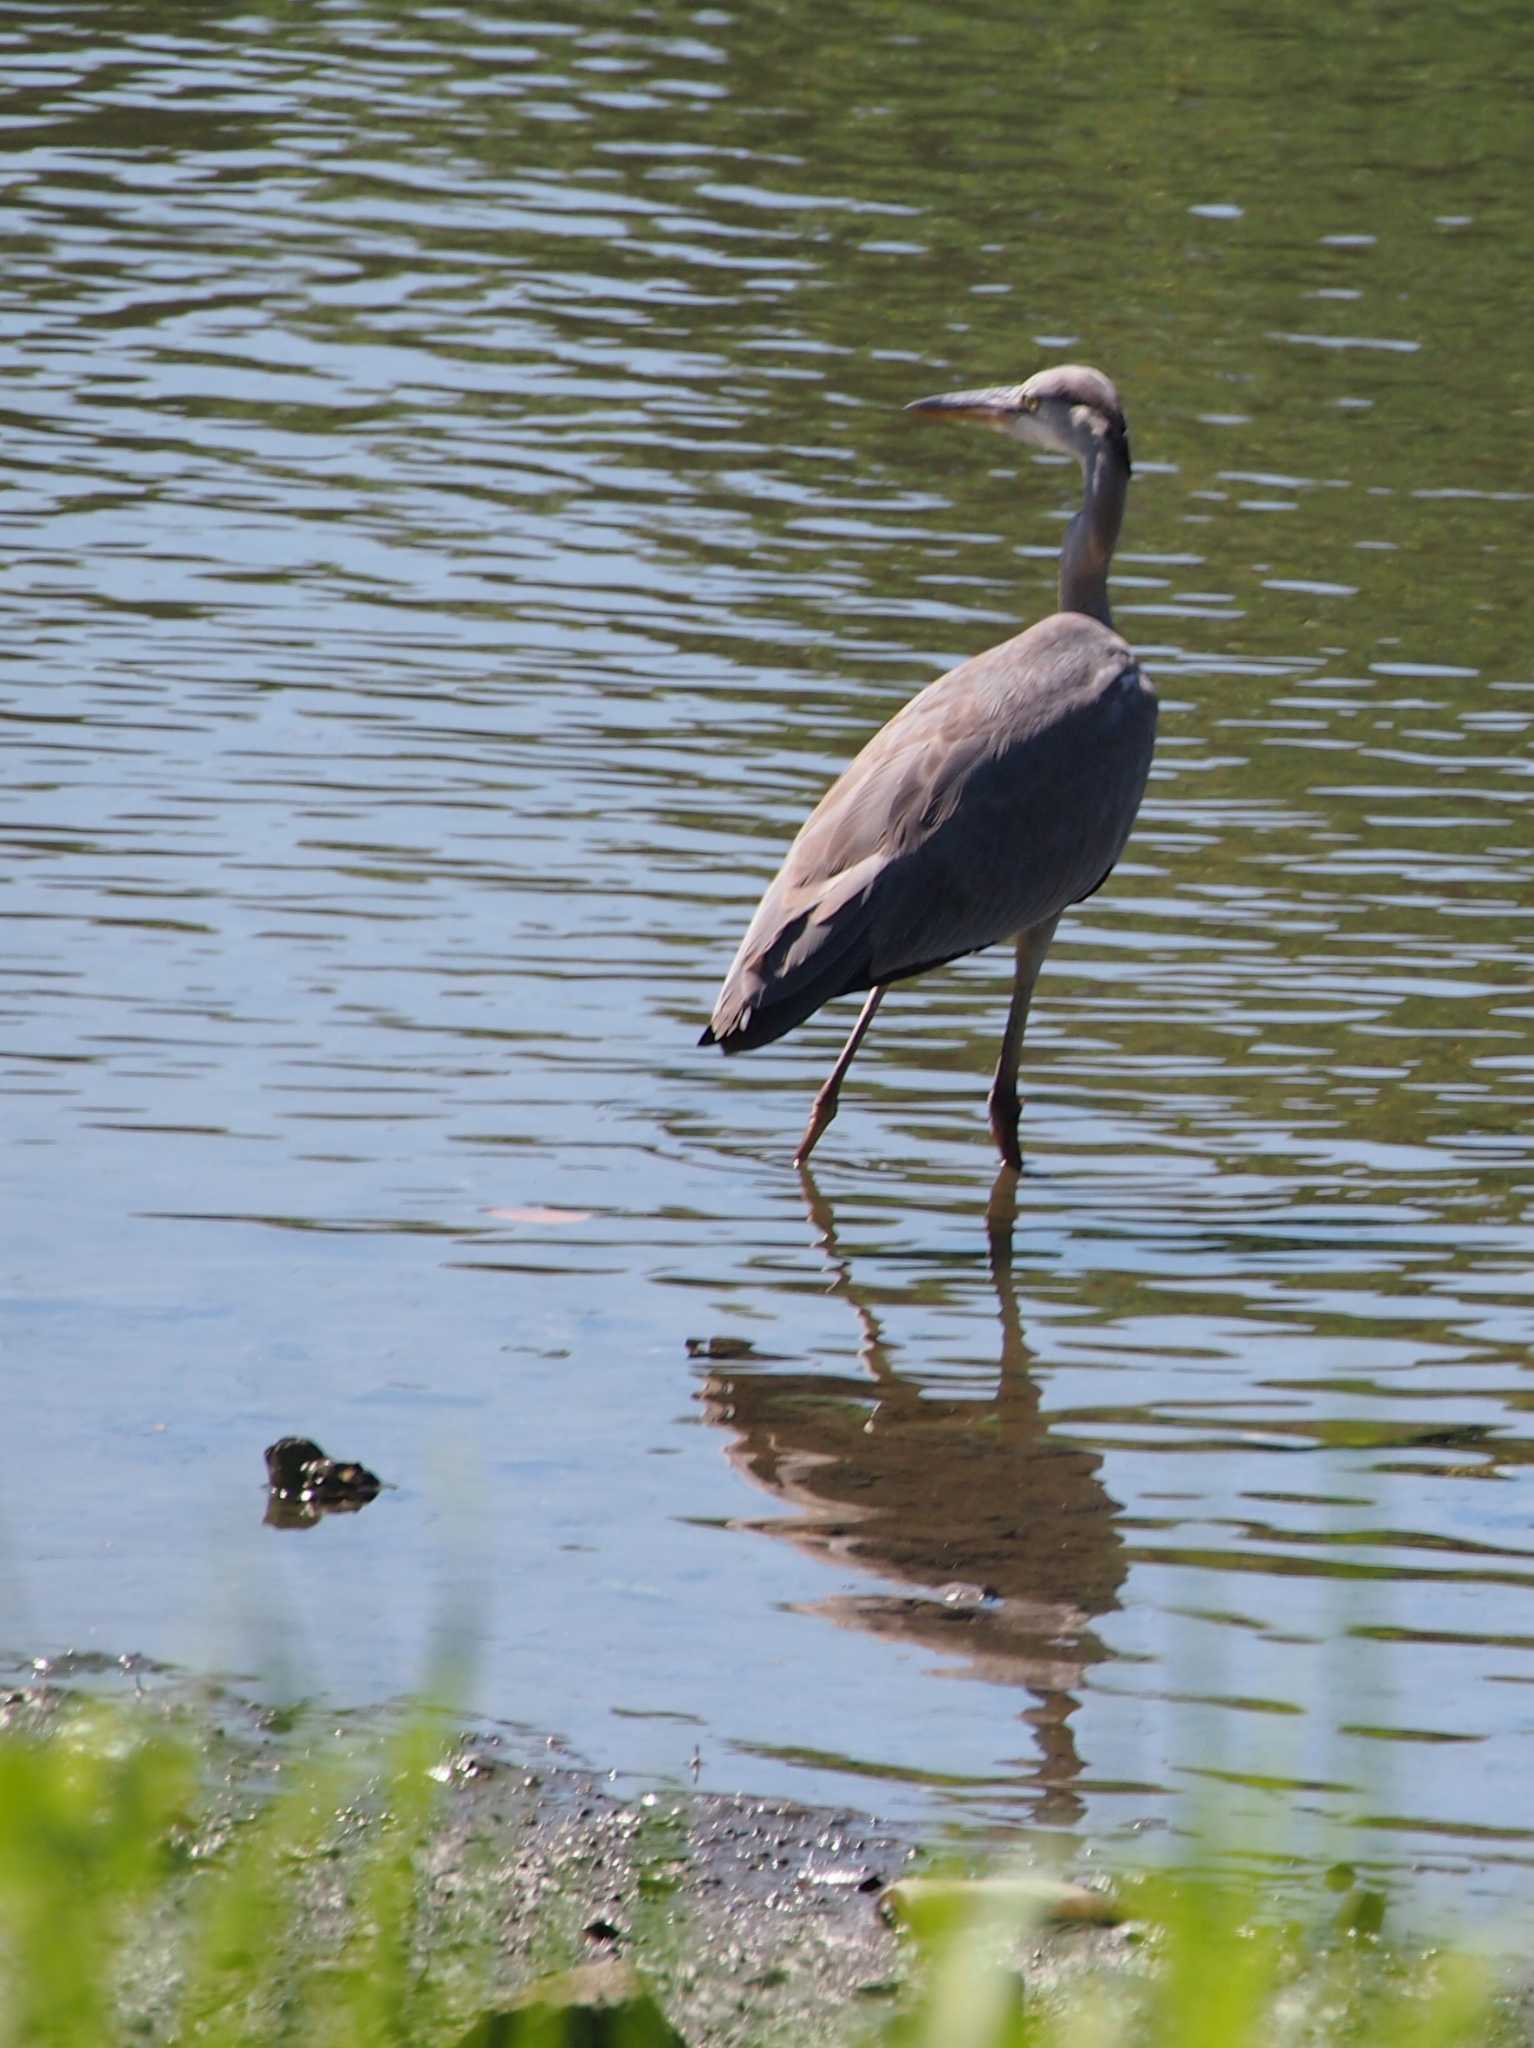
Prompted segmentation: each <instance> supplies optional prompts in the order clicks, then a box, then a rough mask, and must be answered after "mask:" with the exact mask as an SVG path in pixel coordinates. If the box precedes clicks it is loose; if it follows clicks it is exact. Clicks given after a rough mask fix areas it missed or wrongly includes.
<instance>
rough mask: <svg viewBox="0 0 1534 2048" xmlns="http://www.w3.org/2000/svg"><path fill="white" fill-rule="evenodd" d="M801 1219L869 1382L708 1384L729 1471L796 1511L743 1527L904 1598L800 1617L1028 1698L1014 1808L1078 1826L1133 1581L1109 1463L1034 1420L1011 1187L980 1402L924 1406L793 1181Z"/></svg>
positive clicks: (749, 1370)
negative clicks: (920, 1653)
mask: <svg viewBox="0 0 1534 2048" xmlns="http://www.w3.org/2000/svg"><path fill="white" fill-rule="evenodd" d="M800 1179H801V1182H802V1185H803V1189H804V1197H805V1203H806V1206H807V1210H808V1214H809V1220H810V1223H811V1225H812V1227H813V1228H814V1230H815V1232H816V1235H817V1239H818V1242H819V1244H820V1246H821V1248H822V1250H823V1251H824V1253H825V1257H826V1260H827V1263H828V1265H829V1267H830V1269H831V1272H832V1274H833V1276H834V1278H833V1291H834V1292H835V1293H836V1294H837V1295H838V1296H839V1297H840V1298H841V1299H842V1300H844V1301H846V1302H847V1303H848V1304H849V1305H850V1307H851V1308H852V1311H853V1313H854V1314H855V1315H856V1317H857V1320H858V1326H859V1330H860V1333H861V1342H860V1347H859V1359H860V1363H861V1365H862V1367H863V1373H864V1375H865V1376H864V1377H853V1376H852V1375H850V1374H826V1373H820V1372H804V1373H793V1372H782V1371H758V1370H756V1369H754V1368H753V1367H752V1366H751V1365H749V1364H740V1365H736V1366H734V1367H733V1368H732V1369H731V1370H729V1371H713V1372H710V1374H709V1375H708V1378H707V1380H706V1381H705V1382H704V1385H703V1388H702V1394H701V1398H702V1400H703V1403H704V1412H705V1414H706V1415H707V1416H708V1419H709V1420H710V1421H711V1422H713V1423H715V1424H716V1425H717V1426H718V1427H720V1428H721V1429H725V1430H728V1431H730V1432H731V1433H732V1434H733V1436H734V1438H735V1441H734V1444H733V1446H732V1448H731V1451H730V1457H731V1461H732V1463H734V1464H735V1465H736V1466H737V1468H738V1469H740V1470H741V1471H743V1472H745V1473H747V1474H748V1475H749V1476H750V1478H751V1479H753V1480H754V1481H755V1482H756V1484H757V1485H759V1486H761V1487H764V1488H765V1489H766V1490H767V1491H768V1492H769V1493H771V1494H773V1495H775V1496H776V1497H777V1499H779V1500H780V1501H781V1502H782V1503H783V1505H784V1506H785V1507H786V1508H787V1509H788V1510H790V1515H789V1519H787V1520H781V1519H773V1520H770V1521H764V1522H746V1523H743V1524H740V1525H739V1526H743V1527H746V1528H754V1529H758V1530H761V1531H763V1532H765V1533H767V1534H770V1535H775V1536H786V1537H787V1538H788V1539H789V1540H790V1541H791V1542H793V1543H796V1544H798V1545H799V1546H800V1547H801V1548H802V1549H804V1550H806V1551H808V1552H809V1553H810V1554H811V1555H813V1556H816V1557H820V1558H823V1559H825V1560H827V1561H830V1562H835V1563H839V1564H850V1565H853V1566H855V1567H856V1568H857V1569H858V1570H859V1571H860V1572H864V1573H870V1574H875V1575H877V1576H879V1577H882V1578H886V1579H893V1580H895V1581H897V1582H898V1583H899V1585H900V1587H901V1588H903V1589H908V1590H900V1591H880V1592H866V1593H865V1592H857V1593H843V1594H835V1595H832V1596H830V1597H828V1598H826V1599H823V1600H817V1601H815V1602H814V1603H813V1605H812V1607H811V1609H810V1611H812V1612H814V1613H817V1614H821V1615H824V1616H826V1617H827V1618H828V1619H829V1620H831V1621H834V1622H836V1623H838V1624H839V1625H841V1626H843V1627H846V1628H856V1629H863V1630H866V1631H868V1632H869V1633H870V1634H872V1635H875V1636H881V1637H886V1638H890V1639H893V1640H896V1641H899V1642H903V1643H908V1644H912V1645H915V1646H917V1647H919V1648H921V1649H923V1650H931V1651H937V1652H939V1653H940V1654H942V1655H943V1656H945V1657H950V1658H956V1659H958V1660H959V1668H958V1670H957V1671H956V1672H955V1673H954V1674H953V1675H956V1676H962V1677H967V1678H978V1679H984V1680H987V1681H989V1682H991V1683H993V1684H1000V1685H1007V1686H1013V1687H1022V1688H1024V1689H1025V1690H1026V1691H1028V1692H1029V1693H1031V1694H1032V1695H1033V1696H1034V1699H1035V1702H1036V1704H1035V1705H1034V1706H1032V1707H1029V1708H1028V1709H1026V1710H1025V1711H1024V1713H1023V1715H1022V1719H1023V1720H1024V1721H1025V1722H1027V1723H1028V1725H1029V1726H1030V1728H1031V1729H1032V1731H1033V1740H1034V1743H1035V1746H1036V1750H1037V1762H1036V1764H1034V1765H1033V1767H1032V1768H1031V1769H1026V1770H1024V1771H1023V1772H1022V1774H1021V1783H1022V1785H1023V1786H1024V1787H1028V1788H1031V1790H1024V1792H1023V1796H1022V1799H1021V1801H1020V1804H1021V1806H1022V1807H1023V1809H1024V1810H1025V1811H1028V1812H1029V1813H1030V1814H1031V1817H1032V1818H1033V1819H1034V1820H1036V1821H1039V1822H1047V1823H1052V1824H1063V1823H1067V1822H1071V1821H1075V1820H1077V1819H1079V1818H1080V1817H1081V1814H1082V1812H1083V1810H1084V1809H1083V1805H1082V1801H1081V1799H1080V1798H1079V1796H1078V1794H1077V1793H1076V1791H1075V1790H1074V1781H1075V1780H1076V1779H1077V1778H1078V1777H1079V1776H1080V1774H1081V1771H1082V1761H1081V1758H1080V1756H1079V1754H1078V1752H1077V1747H1076V1741H1075V1737H1074V1734H1073V1732H1072V1728H1071V1717H1072V1715H1073V1714H1074V1712H1075V1711H1076V1707H1077V1695H1078V1694H1079V1692H1080V1689H1081V1685H1082V1680H1083V1675H1084V1674H1085V1672H1086V1671H1087V1670H1088V1669H1089V1668H1090V1667H1091V1666H1092V1665H1093V1664H1096V1663H1098V1662H1100V1661H1101V1660H1102V1659H1104V1658H1105V1657H1106V1656H1108V1655H1109V1652H1108V1651H1107V1650H1106V1649H1105V1648H1104V1646H1103V1645H1102V1643H1101V1642H1100V1641H1099V1640H1098V1638H1097V1637H1096V1635H1095V1634H1094V1633H1093V1630H1092V1626H1091V1624H1092V1622H1093V1620H1094V1618H1095V1617H1097V1616H1099V1615H1102V1614H1105V1613H1108V1612H1109V1611H1110V1610H1112V1609H1114V1608H1116V1607H1117V1605H1118V1600H1119V1593H1120V1591H1121V1589H1122V1587H1123V1584H1124V1580H1125V1577H1126V1574H1127V1570H1128V1566H1127V1563H1126V1560H1125V1554H1124V1545H1123V1541H1122V1539H1121V1537H1120V1535H1119V1532H1118V1528H1117V1525H1116V1522H1115V1519H1114V1517H1115V1514H1116V1512H1117V1505H1118V1504H1117V1503H1116V1502H1115V1501H1113V1500H1112V1499H1111V1498H1110V1496H1109V1494H1108V1492H1107V1490H1106V1488H1105V1487H1104V1485H1103V1482H1102V1463H1103V1461H1102V1459H1101V1458H1100V1457H1099V1456H1098V1455H1097V1454H1096V1453H1095V1452H1093V1451H1090V1450H1086V1449H1083V1448H1082V1447H1081V1446H1080V1445H1077V1444H1073V1443H1072V1442H1070V1441H1069V1439H1067V1438H1064V1437H1062V1436H1059V1435H1057V1434H1055V1433H1054V1432H1052V1431H1051V1430H1050V1428H1049V1427H1048V1424H1047V1422H1046V1421H1045V1418H1044V1415H1043V1412H1042V1408H1041V1403H1040V1395H1039V1386H1038V1383H1037V1381H1036V1379H1035V1378H1034V1376H1033V1374H1032V1372H1031V1371H1030V1354H1029V1351H1028V1345H1027V1341H1026V1338H1025V1336H1024V1332H1023V1322H1022V1316H1021V1313H1020V1310H1019V1307H1018V1299H1017V1288H1016V1285H1015V1282H1014V1279H1013V1273H1012V1238H1013V1227H1014V1224H1015V1221H1016V1177H1015V1176H1014V1175H1013V1174H1012V1173H1011V1172H1010V1170H1008V1169H1007V1168H1003V1169H1002V1170H1001V1172H1000V1173H999V1174H998V1175H997V1178H996V1182H995V1185H994V1187H993V1189H992V1193H991V1200H990V1204H989V1207H988V1209H987V1215H986V1229H987V1239H988V1245H989V1262H990V1272H991V1279H992V1281H993V1283H994V1285H995V1289H996V1302H997V1311H998V1320H999V1324H1000V1332H1001V1343H1000V1349H999V1351H998V1354H997V1359H996V1368H995V1391H994V1392H993V1393H992V1394H991V1395H990V1396H989V1397H987V1398H977V1399H970V1398H966V1399H961V1400H944V1399H935V1398H934V1397H933V1396H932V1394H931V1393H930V1391H929V1390H928V1389H926V1388H925V1387H924V1386H923V1385H922V1383H921V1381H920V1379H919V1378H918V1377H917V1376H915V1375H913V1374H912V1373H910V1372H907V1371H902V1369H901V1366H900V1363H899V1352H898V1347H897V1346H896V1345H894V1344H892V1343H891V1342H890V1340H889V1339H888V1338H887V1336H886V1335H885V1331H884V1327H883V1324H882V1323H881V1321H880V1317H879V1314H878V1311H877V1310H876V1308H875V1307H874V1305H873V1302H872V1300H871V1298H870V1295H869V1292H868V1290H867V1289H866V1288H865V1287H863V1286H862V1285H861V1284H860V1282H859V1280H858V1278H857V1275H856V1273H855V1271H854V1267H853V1263H852V1260H851V1258H850V1257H849V1255H848V1253H847V1252H846V1251H845V1250H844V1249H843V1247H842V1244H841V1242H840V1240H839V1238H838V1236H837V1229H836V1218H835V1213H834V1211H833V1209H832V1206H831V1203H830V1202H829V1200H828V1199H827V1198H826V1196H825V1195H824V1194H823V1193H822V1191H821V1189H820V1188H819V1186H818V1185H817V1183H816V1181H815V1179H814V1177H813V1176H812V1174H811V1173H810V1172H809V1170H808V1169H807V1168H805V1169H801V1172H800Z"/></svg>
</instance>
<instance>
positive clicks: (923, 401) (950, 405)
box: [906, 384, 1023, 434]
mask: <svg viewBox="0 0 1534 2048" xmlns="http://www.w3.org/2000/svg"><path fill="white" fill-rule="evenodd" d="M906 411H907V412H924V413H930V414H931V415H932V416H933V417H934V418H935V419H947V420H973V421H974V422H975V424H976V425H977V426H981V427H994V428H995V429H996V431H997V432H998V433H1002V434H1006V433H1010V432H1011V430H1012V428H1013V425H1014V424H1015V423H1016V421H1017V419H1018V417H1019V415H1020V414H1021V413H1022V411H1023V406H1022V394H1021V392H1020V390H1019V388H1018V386H1017V385H1015V384H1003V385H993V386H992V387H991V388H990V389H989V390H986V391H942V392H939V393H938V395H937V396H936V397H935V398H913V399H912V400H911V403H910V404H909V405H908V406H907V407H906Z"/></svg>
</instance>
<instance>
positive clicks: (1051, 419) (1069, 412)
mask: <svg viewBox="0 0 1534 2048" xmlns="http://www.w3.org/2000/svg"><path fill="white" fill-rule="evenodd" d="M906 411H907V412H922V413H930V414H931V415H932V416H933V417H934V418H936V419H949V420H973V421H974V422H975V424H976V425H977V426H982V427H990V428H992V429H994V431H995V432H996V433H998V434H1010V435H1011V436H1012V438H1013V439H1014V440H1016V441H1026V442H1027V443H1028V445H1029V446H1030V447H1033V448H1047V449H1049V450H1050V452H1051V453H1052V454H1055V455H1074V456H1075V458H1076V460H1077V461H1078V462H1081V463H1084V464H1090V463H1092V462H1094V461H1095V460H1096V459H1097V457H1098V456H1099V455H1100V454H1103V453H1108V454H1111V455H1113V456H1115V457H1116V458H1117V459H1118V461H1119V462H1121V463H1122V465H1123V467H1124V470H1125V471H1126V473H1127V471H1128V469H1129V429H1128V427H1127V426H1126V425H1125V422H1124V409H1123V407H1122V406H1121V405H1120V404H1119V395H1118V393H1117V392H1116V391H1115V390H1114V388H1113V385H1112V383H1111V382H1110V381H1109V379H1108V378H1106V377H1105V376H1104V375H1103V373H1102V371H1101V370H1091V369H1088V368H1087V367H1086V365H1085V364H1084V363H1056V364H1055V365H1054V366H1053V367H1052V368H1050V369H1048V370H1040V371H1038V372H1037V373H1036V374H1035V375H1034V376H1032V377H1030V378H1029V379H1028V381H1027V383H1026V384H1002V385H996V386H993V387H992V388H991V389H989V390H984V391H945V392H942V393H941V394H940V395H939V396H938V397H936V398H918V399H915V400H913V401H912V403H911V404H910V405H908V406H907V407H906Z"/></svg>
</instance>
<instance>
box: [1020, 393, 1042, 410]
mask: <svg viewBox="0 0 1534 2048" xmlns="http://www.w3.org/2000/svg"><path fill="white" fill-rule="evenodd" d="M1038 409H1039V401H1038V399H1037V397H1036V396H1035V395H1034V393H1033V392H1031V391H1025V392H1024V393H1023V411H1024V412H1037V411H1038Z"/></svg>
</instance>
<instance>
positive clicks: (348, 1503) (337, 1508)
mask: <svg viewBox="0 0 1534 2048" xmlns="http://www.w3.org/2000/svg"><path fill="white" fill-rule="evenodd" d="M265 1457H266V1515H265V1518H264V1519H265V1520H266V1521H267V1522H268V1523H270V1524H271V1526H272V1527H273V1528H276V1529H312V1528H313V1527H314V1525H315V1523H316V1522H317V1521H318V1520H319V1519H320V1516H321V1515H324V1514H331V1515H354V1514H356V1513H357V1511H358V1509H359V1508H365V1507H366V1506H367V1504H368V1502H369V1501H370V1500H376V1499H377V1498H378V1495H379V1492H380V1491H381V1489H382V1486H383V1481H382V1480H381V1479H380V1478H379V1477H378V1475H377V1473H376V1472H370V1471H369V1470H368V1468H367V1466H366V1465H358V1464H355V1463H353V1462H352V1461H351V1460H349V1459H343V1458H330V1457H327V1456H326V1455H325V1453H324V1452H323V1451H322V1450H321V1449H320V1447H319V1445H318V1444H317V1443H316V1442H315V1441H314V1439H313V1438H312V1437H307V1436H280V1437H278V1439H277V1441H276V1443H274V1444H268V1445H267V1447H266V1452H265Z"/></svg>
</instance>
